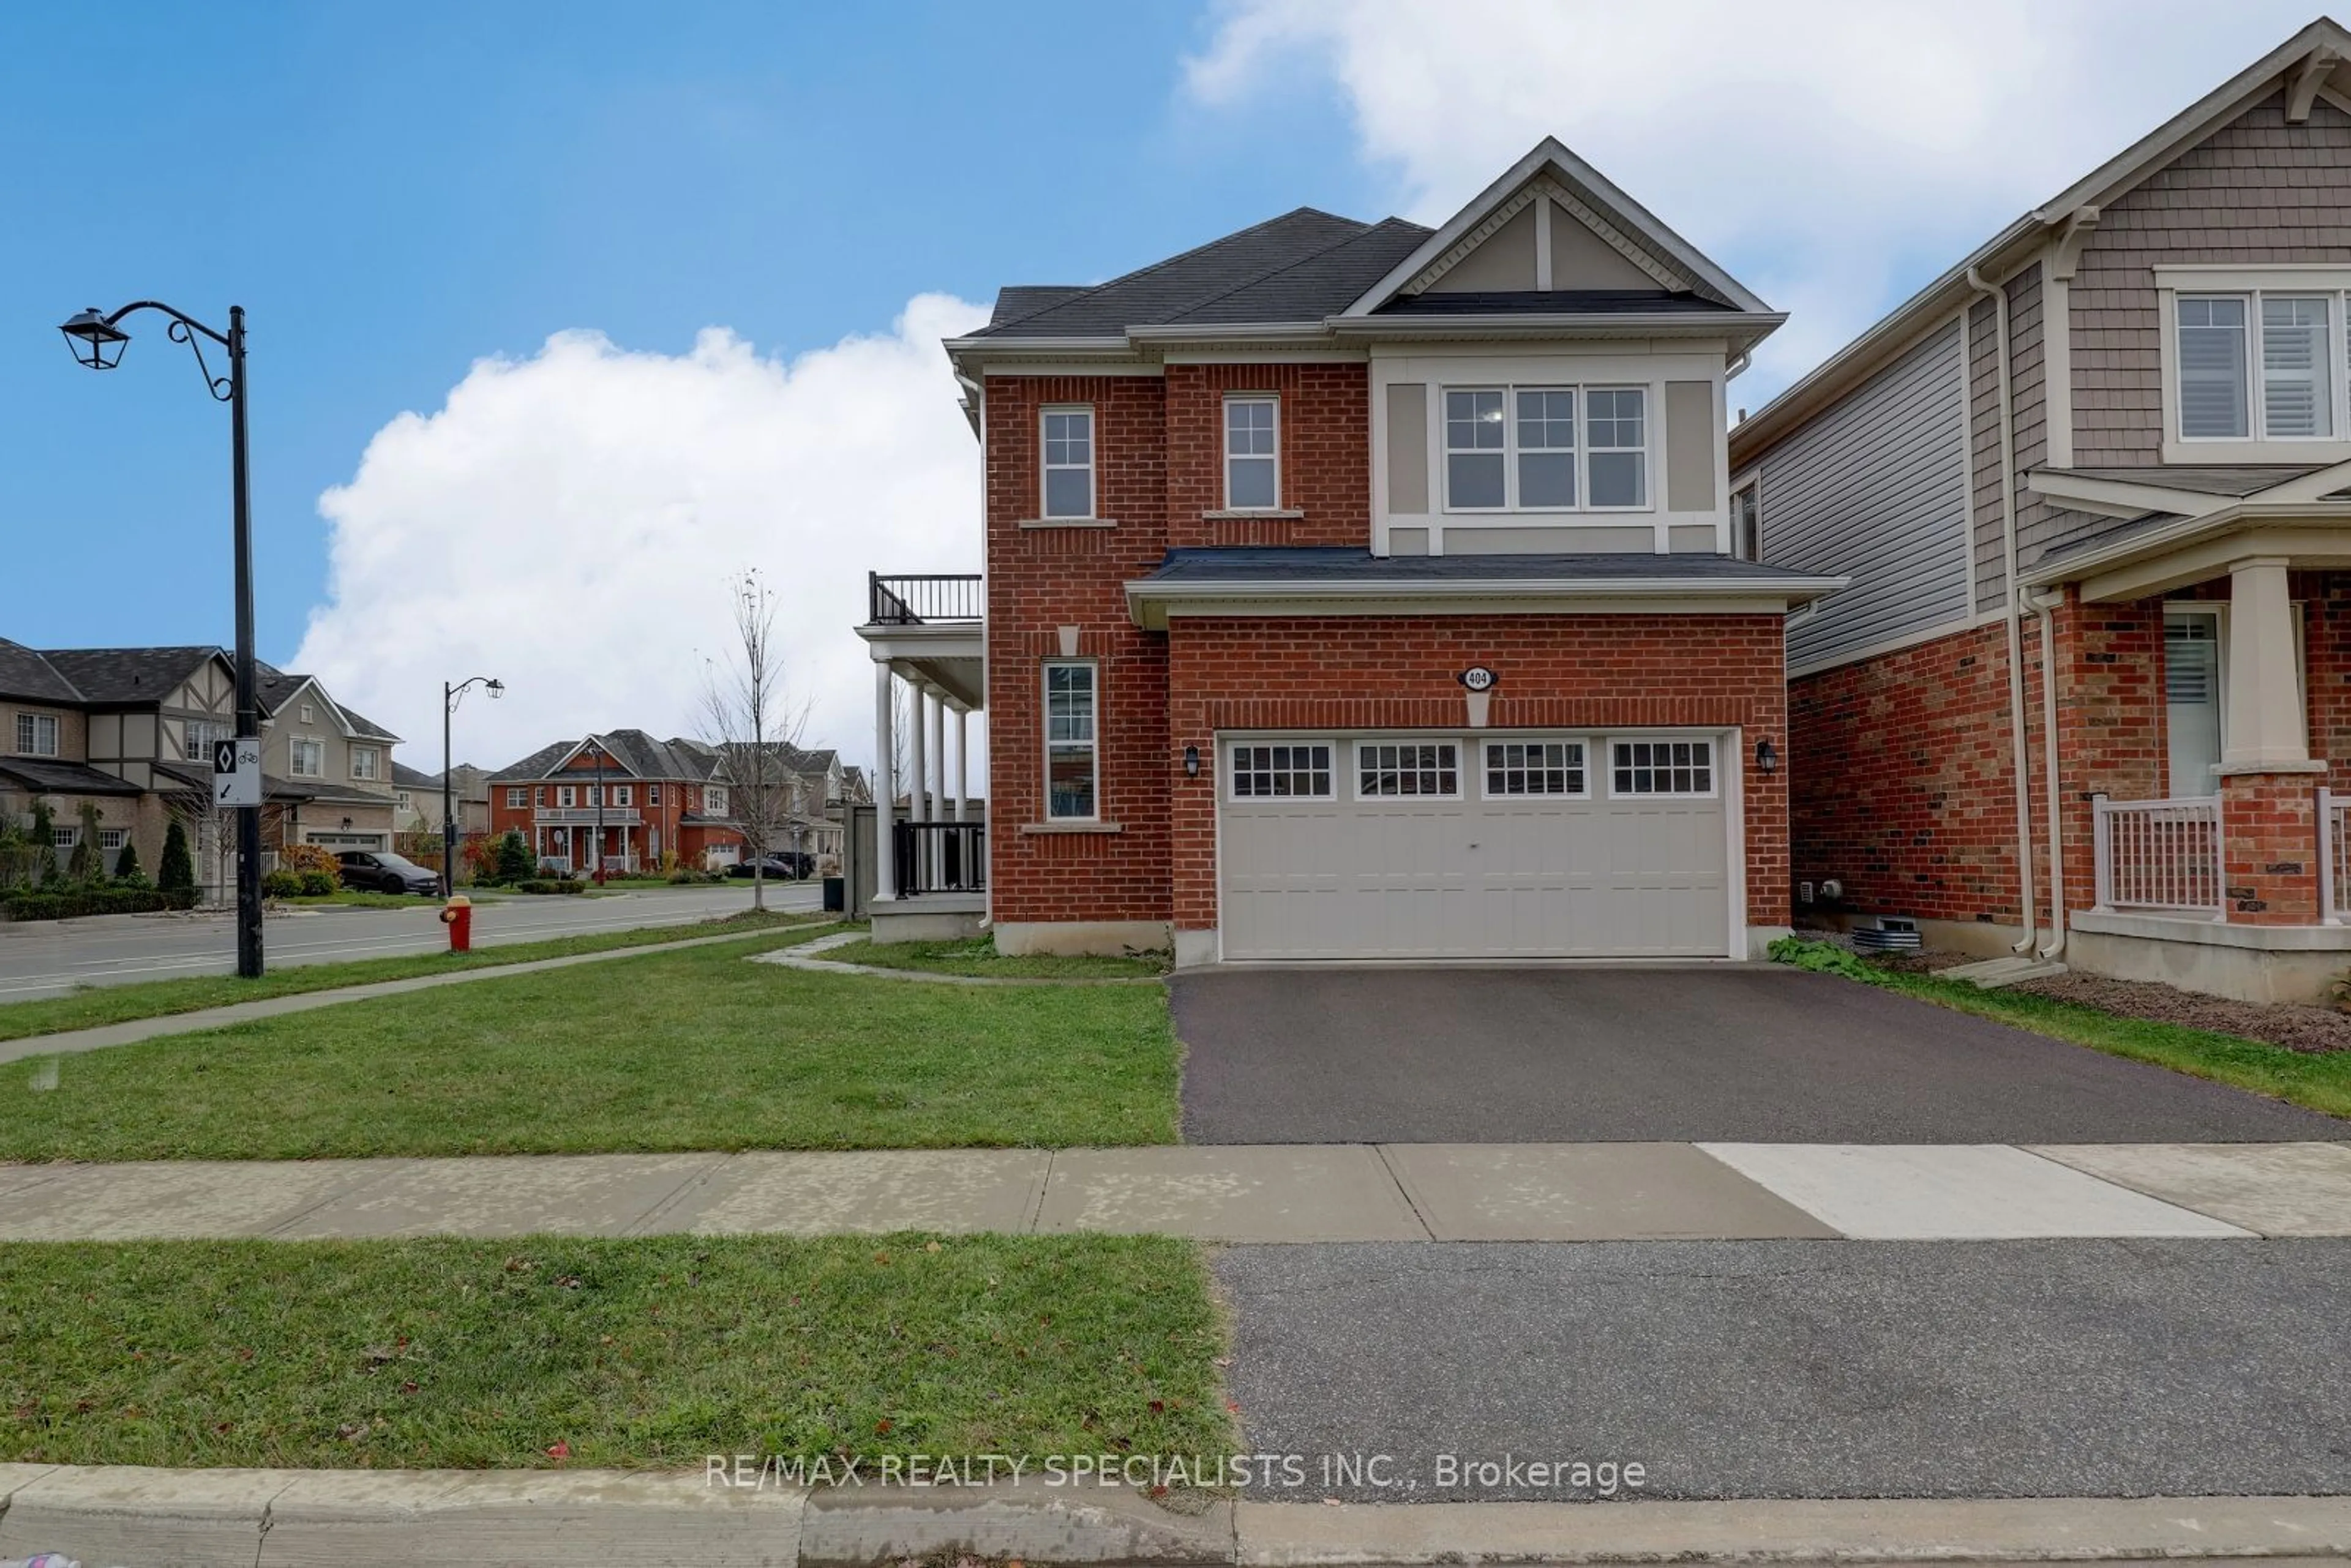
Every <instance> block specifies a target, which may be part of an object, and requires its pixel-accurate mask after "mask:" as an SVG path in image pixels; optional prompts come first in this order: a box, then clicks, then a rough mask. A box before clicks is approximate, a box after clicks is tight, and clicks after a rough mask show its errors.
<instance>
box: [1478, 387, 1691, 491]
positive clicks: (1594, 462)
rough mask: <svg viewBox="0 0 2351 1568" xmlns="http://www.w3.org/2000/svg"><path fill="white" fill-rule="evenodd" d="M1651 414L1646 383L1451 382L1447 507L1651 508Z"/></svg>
mask: <svg viewBox="0 0 2351 1568" xmlns="http://www.w3.org/2000/svg"><path fill="white" fill-rule="evenodd" d="M1648 412H1649V407H1648V390H1647V389H1646V388H1645V387H1605V386H1587V387H1542V386H1537V387H1448V388H1447V389H1446V392H1445V402H1444V444H1445V509H1446V510H1447V511H1449V512H1573V511H1635V510H1641V509H1645V508H1646V507H1648V505H1649V442H1648V432H1649V418H1648Z"/></svg>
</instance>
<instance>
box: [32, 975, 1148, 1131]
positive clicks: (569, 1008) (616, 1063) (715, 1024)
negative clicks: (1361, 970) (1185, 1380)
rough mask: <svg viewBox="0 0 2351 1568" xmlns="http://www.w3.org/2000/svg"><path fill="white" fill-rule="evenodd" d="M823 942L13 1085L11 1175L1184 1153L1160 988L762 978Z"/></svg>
mask: <svg viewBox="0 0 2351 1568" xmlns="http://www.w3.org/2000/svg"><path fill="white" fill-rule="evenodd" d="M807 935H808V933H807V932H805V931H800V932H791V931H785V932H776V933H770V934H768V935H766V936H750V937H746V938H745V939H744V940H743V941H741V942H731V943H726V944H724V945H721V946H713V947H703V948H695V949H691V950H688V951H685V952H678V953H650V954H646V955H643V956H639V957H633V958H625V959H617V960H614V961H613V962H611V963H607V964H590V965H582V966H580V967H573V968H568V969H558V970H549V971H545V972H541V973H538V974H529V975H517V976H513V977H507V978H500V979H487V980H481V981H477V982H475V983H474V984H471V985H464V986H449V987H444V988H439V989H435V990H430V991H423V992H417V993H415V994H413V995H407V996H399V997H386V998H379V999H375V1000H371V1001H359V1002H350V1003H346V1004H343V1005H340V1006H337V1007H332V1008H326V1009H319V1010H318V1011H315V1012H305V1013H298V1014H292V1015H288V1016H287V1017H284V1018H275V1019H261V1020H258V1021H256V1022H253V1023H247V1024H239V1025H235V1026H234V1027H232V1028H228V1029H222V1030H206V1031H203V1032H198V1033H192V1034H179V1035H171V1036H166V1037H163V1038H161V1039H157V1040H143V1041H141V1042H139V1043H137V1044H133V1045H121V1046H113V1047H110V1048H108V1049H107V1050H104V1051H87V1052H81V1053H77V1054H73V1055H65V1056H49V1057H37V1058H32V1059H28V1060H26V1061H16V1062H9V1063H6V1064H0V1159H7V1160H49V1159H79V1160H128V1159H197V1158H203V1159H300V1158H308V1157H313V1156H320V1155H488V1154H559V1153H561V1154H576V1153H589V1152H594V1151H603V1150H677V1149H747V1148H770V1149H788V1148H909V1147H925V1148H928V1147H954V1146H960V1145H995V1146H1002V1145H1050V1146H1066V1145H1087V1144H1164V1143H1173V1142H1175V1126H1176V1105H1175V1062H1176V1048H1175V1037H1174V1033H1173V1030H1172V1029H1171V1028H1170V1025H1169V1021H1168V1016H1167V1000H1166V997H1165V992H1164V991H1163V990H1162V989H1161V988H1158V987H1155V986H1076V987H1062V986H1018V987H1012V986H1008V987H1000V988H973V987H967V986H922V985H909V984H907V983H906V982H904V981H903V980H892V979H884V978H881V977H873V976H859V975H825V974H816V973H810V972H807V971H802V970H796V969H788V968H785V967H781V966H779V965H775V964H755V963H749V962H747V961H746V958H747V955H748V954H750V953H753V952H756V951H758V950H759V949H761V948H762V947H772V946H783V945H786V944H788V943H790V942H795V941H799V940H802V939H804V938H805V936H807ZM52 1082H53V1083H54V1086H53V1087H50V1086H47V1085H50V1084H51V1083H52Z"/></svg>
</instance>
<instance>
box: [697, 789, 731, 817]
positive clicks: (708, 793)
mask: <svg viewBox="0 0 2351 1568" xmlns="http://www.w3.org/2000/svg"><path fill="white" fill-rule="evenodd" d="M702 809H703V811H704V812H705V814H707V815H709V816H713V817H723V816H725V815H726V785H724V784H705V785H704V786H703V787H702Z"/></svg>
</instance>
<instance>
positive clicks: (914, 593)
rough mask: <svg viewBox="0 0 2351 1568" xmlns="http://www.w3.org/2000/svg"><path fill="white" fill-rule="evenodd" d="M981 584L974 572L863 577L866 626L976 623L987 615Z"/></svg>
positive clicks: (985, 596) (984, 592)
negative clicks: (945, 574)
mask: <svg viewBox="0 0 2351 1568" xmlns="http://www.w3.org/2000/svg"><path fill="white" fill-rule="evenodd" d="M982 581H983V580H982V579H981V578H980V577H979V575H978V574H977V573H976V572H973V573H962V574H956V575H952V576H927V577H925V576H915V577H884V576H883V575H882V574H881V573H880V572H878V571H869V572H867V573H866V574H865V588H866V601H867V602H866V620H867V622H868V623H869V624H871V625H875V626H933V625H937V624H940V623H941V622H946V623H949V624H952V623H955V622H978V621H980V620H981V619H983V618H984V617H985V616H986V614H987V591H986V590H985V589H984V588H983V587H982V586H981V584H982Z"/></svg>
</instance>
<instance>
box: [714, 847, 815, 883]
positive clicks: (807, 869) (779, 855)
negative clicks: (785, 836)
mask: <svg viewBox="0 0 2351 1568" xmlns="http://www.w3.org/2000/svg"><path fill="white" fill-rule="evenodd" d="M755 863H757V864H760V865H762V866H763V867H764V869H762V870H761V872H760V873H759V874H760V876H761V877H762V878H763V879H764V880H766V881H768V882H798V881H799V879H800V878H802V877H804V876H807V875H808V874H809V873H811V872H813V871H815V870H816V857H815V856H814V855H811V854H806V853H800V852H794V851H791V850H778V851H776V852H774V853H773V854H771V855H768V856H767V857H766V858H765V860H764V861H762V862H752V861H737V862H735V863H734V864H733V865H730V866H728V867H727V868H726V874H727V875H728V876H740V877H748V876H749V875H750V874H751V867H752V866H753V865H754V864H755Z"/></svg>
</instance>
